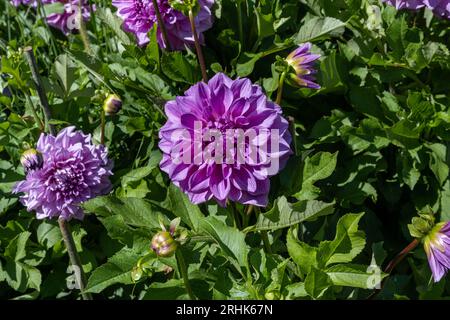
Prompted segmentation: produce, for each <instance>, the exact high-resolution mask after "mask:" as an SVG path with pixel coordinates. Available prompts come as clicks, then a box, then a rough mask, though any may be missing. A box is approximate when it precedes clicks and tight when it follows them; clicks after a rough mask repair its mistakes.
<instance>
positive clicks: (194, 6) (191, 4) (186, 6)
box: [169, 0, 200, 16]
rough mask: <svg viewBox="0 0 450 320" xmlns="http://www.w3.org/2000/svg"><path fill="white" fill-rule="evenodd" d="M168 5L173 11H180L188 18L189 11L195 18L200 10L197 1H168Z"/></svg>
mask: <svg viewBox="0 0 450 320" xmlns="http://www.w3.org/2000/svg"><path fill="white" fill-rule="evenodd" d="M169 4H170V6H171V7H172V8H174V9H175V10H178V11H181V12H182V13H183V14H184V15H185V16H189V11H190V10H192V12H193V13H194V16H196V15H197V13H198V11H199V10H200V6H199V4H198V1H197V0H169Z"/></svg>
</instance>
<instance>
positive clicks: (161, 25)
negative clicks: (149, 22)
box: [152, 0, 172, 51]
mask: <svg viewBox="0 0 450 320" xmlns="http://www.w3.org/2000/svg"><path fill="white" fill-rule="evenodd" d="M152 2H153V8H154V9H155V13H156V19H157V20H158V28H159V29H160V30H161V33H162V36H163V40H164V43H165V45H166V49H167V50H169V51H171V50H172V46H171V45H170V41H169V37H168V36H167V30H166V25H165V24H164V20H163V19H162V17H161V12H160V11H159V6H158V2H157V1H156V0H152Z"/></svg>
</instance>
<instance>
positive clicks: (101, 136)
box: [100, 110, 106, 144]
mask: <svg viewBox="0 0 450 320" xmlns="http://www.w3.org/2000/svg"><path fill="white" fill-rule="evenodd" d="M100 118H101V122H102V123H101V127H100V144H105V125H106V119H105V111H104V110H102V113H101V115H100Z"/></svg>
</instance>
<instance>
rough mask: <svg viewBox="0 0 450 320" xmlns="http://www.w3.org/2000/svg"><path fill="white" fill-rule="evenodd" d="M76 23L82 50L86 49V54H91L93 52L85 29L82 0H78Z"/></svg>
mask: <svg viewBox="0 0 450 320" xmlns="http://www.w3.org/2000/svg"><path fill="white" fill-rule="evenodd" d="M78 23H79V27H80V36H81V40H82V41H83V45H84V51H86V53H87V54H89V55H92V54H93V52H92V49H91V43H90V42H89V35H88V33H87V30H86V24H85V23H84V20H83V0H79V1H78Z"/></svg>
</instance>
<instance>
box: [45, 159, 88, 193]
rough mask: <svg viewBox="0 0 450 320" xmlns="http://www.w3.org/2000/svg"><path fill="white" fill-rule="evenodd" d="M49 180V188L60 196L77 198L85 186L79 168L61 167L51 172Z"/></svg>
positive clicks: (81, 171) (81, 170)
mask: <svg viewBox="0 0 450 320" xmlns="http://www.w3.org/2000/svg"><path fill="white" fill-rule="evenodd" d="M49 180H50V185H51V188H52V189H53V190H55V191H59V192H60V193H61V195H62V196H73V195H75V196H77V195H78V194H79V192H80V190H81V189H83V188H84V187H85V186H86V184H85V183H84V175H83V169H82V168H80V167H79V166H69V167H67V165H66V166H64V165H62V166H61V167H60V168H58V169H56V170H55V171H54V172H53V174H52V175H51V177H50V179H49Z"/></svg>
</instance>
